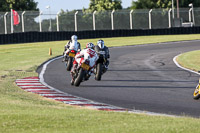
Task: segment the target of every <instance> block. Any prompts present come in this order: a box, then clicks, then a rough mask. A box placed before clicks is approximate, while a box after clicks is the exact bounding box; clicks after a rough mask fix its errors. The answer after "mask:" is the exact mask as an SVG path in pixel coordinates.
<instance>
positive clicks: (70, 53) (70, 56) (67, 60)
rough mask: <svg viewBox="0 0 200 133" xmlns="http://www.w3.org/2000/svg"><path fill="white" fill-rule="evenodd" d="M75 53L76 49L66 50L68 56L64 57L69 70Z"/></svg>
mask: <svg viewBox="0 0 200 133" xmlns="http://www.w3.org/2000/svg"><path fill="white" fill-rule="evenodd" d="M75 55H76V51H75V50H73V49H70V50H69V52H68V56H67V57H66V66H67V71H70V70H71V68H72V66H73V61H74V57H75Z"/></svg>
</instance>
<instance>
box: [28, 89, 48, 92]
mask: <svg viewBox="0 0 200 133" xmlns="http://www.w3.org/2000/svg"><path fill="white" fill-rule="evenodd" d="M46 90H48V91H49V90H50V89H26V90H25V91H33V92H35V91H46Z"/></svg>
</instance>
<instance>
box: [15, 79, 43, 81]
mask: <svg viewBox="0 0 200 133" xmlns="http://www.w3.org/2000/svg"><path fill="white" fill-rule="evenodd" d="M16 81H39V79H17V80H16Z"/></svg>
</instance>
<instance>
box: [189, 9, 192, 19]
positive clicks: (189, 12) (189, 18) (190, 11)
mask: <svg viewBox="0 0 200 133" xmlns="http://www.w3.org/2000/svg"><path fill="white" fill-rule="evenodd" d="M191 11H192V8H190V10H189V22H192V18H191Z"/></svg>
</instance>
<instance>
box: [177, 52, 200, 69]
mask: <svg viewBox="0 0 200 133" xmlns="http://www.w3.org/2000/svg"><path fill="white" fill-rule="evenodd" d="M199 58H200V51H199V50H197V51H191V52H187V53H184V54H181V55H180V56H179V57H178V58H177V61H178V63H179V64H180V65H181V66H183V67H185V68H189V69H191V70H194V71H196V72H198V71H199V70H200V65H199V64H200V60H199Z"/></svg>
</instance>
